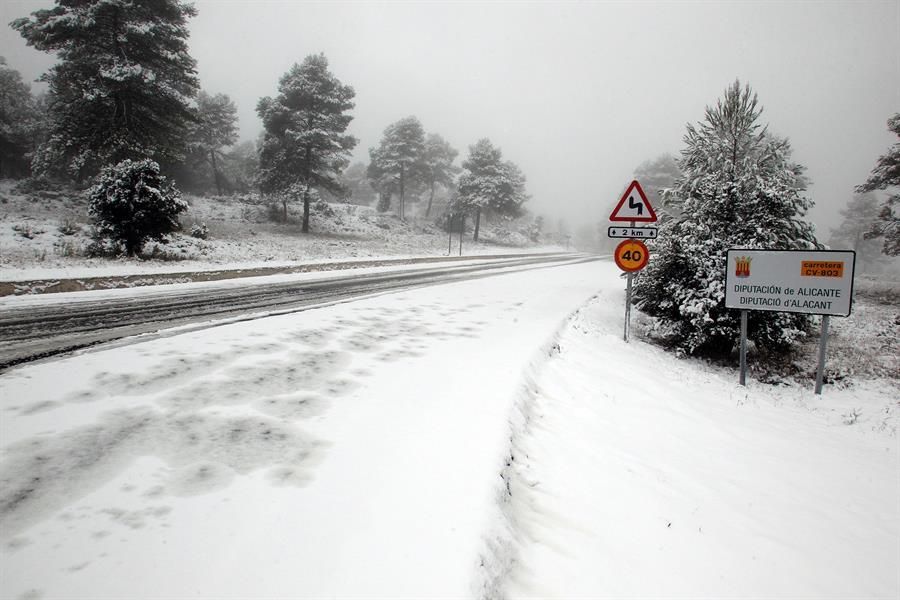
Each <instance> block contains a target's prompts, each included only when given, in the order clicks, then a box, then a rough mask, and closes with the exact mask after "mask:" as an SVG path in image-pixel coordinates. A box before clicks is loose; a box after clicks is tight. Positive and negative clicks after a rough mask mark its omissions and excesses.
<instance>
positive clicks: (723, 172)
mask: <svg viewBox="0 0 900 600" xmlns="http://www.w3.org/2000/svg"><path fill="white" fill-rule="evenodd" d="M761 113H762V108H760V107H759V106H758V101H757V97H756V94H754V93H752V92H751V90H750V87H749V86H746V87H744V89H743V90H742V89H741V86H740V83H739V82H737V81H736V82H735V83H734V84H733V85H732V86H730V87H729V88H728V89H727V90H726V91H725V95H724V97H723V98H722V99H720V100H719V101H718V102H717V104H716V106H714V107H707V109H706V118H705V120H704V121H702V122H700V123H699V124H698V125H697V126H693V125H688V127H687V134H686V135H685V138H684V142H685V148H684V149H683V150H682V152H681V159H680V160H679V165H678V166H679V167H680V168H681V170H682V172H683V176H682V177H681V178H679V179H678V180H677V181H676V183H675V186H674V188H673V189H672V190H671V193H670V194H668V196H669V200H670V201H671V202H673V203H674V205H675V206H676V208H678V209H679V210H680V216H679V217H677V218H673V219H670V220H668V221H667V222H665V223H663V224H662V225H661V226H660V230H659V236H658V238H657V240H656V242H655V243H654V244H653V249H652V254H653V257H654V258H653V259H652V260H651V261H650V264H649V265H648V266H647V268H645V269H644V270H643V271H641V273H640V274H639V275H638V277H637V279H636V283H635V290H634V292H635V293H634V298H635V304H636V305H637V306H638V307H639V308H640V309H642V310H643V311H644V312H646V313H648V314H650V315H653V316H656V317H659V319H660V323H661V327H662V330H663V332H664V333H666V334H668V337H669V341H670V342H671V343H673V344H674V345H675V346H676V347H677V348H679V349H680V350H682V351H684V352H686V353H688V354H695V355H707V356H725V355H727V354H728V353H729V352H730V351H731V349H732V348H733V346H734V344H735V341H736V340H737V339H738V332H739V313H738V311H734V310H730V309H726V308H725V302H724V300H725V268H726V264H725V260H726V252H727V250H728V249H729V248H751V249H773V250H775V249H782V250H788V249H806V248H815V247H817V242H816V239H815V236H814V235H813V229H812V226H811V225H810V224H809V223H807V222H805V221H803V220H802V217H803V215H804V214H805V213H806V211H807V210H808V209H809V208H810V206H811V205H812V202H811V201H810V200H809V199H808V198H806V197H805V196H803V194H802V192H803V191H804V190H805V189H806V184H807V182H806V179H805V178H804V177H803V168H802V167H801V166H800V165H797V164H795V163H793V162H791V160H790V155H791V148H790V144H789V143H788V141H787V140H785V139H781V138H778V137H776V136H774V135H771V134H770V133H768V131H767V130H766V128H765V127H763V126H762V125H760V123H759V117H760V115H761ZM808 327H809V319H808V317H806V315H800V314H793V313H778V312H766V311H750V313H749V319H748V335H749V337H750V339H751V340H753V341H754V342H755V343H756V346H757V348H758V349H760V350H763V351H770V352H780V351H784V350H787V349H788V348H789V347H790V346H791V344H792V343H793V342H794V341H795V340H797V339H798V338H800V337H802V336H803V335H804V334H805V332H806V331H807V329H808Z"/></svg>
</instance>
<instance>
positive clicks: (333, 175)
mask: <svg viewBox="0 0 900 600" xmlns="http://www.w3.org/2000/svg"><path fill="white" fill-rule="evenodd" d="M278 92H279V93H278V95H277V96H276V97H275V98H269V97H266V98H262V99H261V100H260V101H259V104H258V105H257V107H256V112H257V113H258V114H259V117H260V119H262V122H263V128H264V131H263V139H262V143H261V145H260V148H259V185H260V189H262V191H263V192H275V193H279V194H281V196H282V203H283V207H284V218H285V221H286V220H287V199H288V197H289V196H295V197H296V196H301V197H302V198H303V233H308V232H309V207H310V199H311V198H313V196H314V195H315V194H314V191H315V190H317V189H324V190H326V191H329V192H332V193H334V194H340V193H341V191H342V187H341V182H340V174H341V172H342V171H343V170H344V169H345V168H346V167H347V165H348V164H349V163H350V152H351V151H352V150H353V148H354V147H355V146H356V142H357V140H356V138H355V137H353V136H352V135H347V134H346V133H345V132H346V131H347V126H348V125H350V121H352V120H353V117H352V116H351V115H349V114H347V111H349V110H350V109H351V108H353V106H354V104H353V98H354V96H355V95H356V93H355V92H354V91H353V88H352V87H351V86H349V85H344V84H342V83H341V82H340V81H339V80H338V78H337V77H335V76H334V75H333V74H332V73H331V71H329V70H328V59H327V58H325V55H324V54H313V55H310V56H307V57H306V58H305V59H304V60H303V63H302V64H299V65H298V64H296V63H295V64H294V66H292V67H291V69H290V70H289V71H288V72H287V73H285V74H284V75H283V76H282V78H281V80H280V81H279V82H278Z"/></svg>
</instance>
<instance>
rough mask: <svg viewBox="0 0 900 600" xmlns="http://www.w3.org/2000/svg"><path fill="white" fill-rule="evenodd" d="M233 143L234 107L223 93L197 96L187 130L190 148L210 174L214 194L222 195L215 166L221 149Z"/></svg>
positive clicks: (235, 109) (220, 158) (217, 163)
mask: <svg viewBox="0 0 900 600" xmlns="http://www.w3.org/2000/svg"><path fill="white" fill-rule="evenodd" d="M236 141H237V107H236V106H235V105H234V102H232V101H231V98H229V97H228V95H226V94H216V95H215V96H210V95H209V94H207V93H206V92H204V91H201V92H200V93H199V94H198V95H197V121H196V123H195V124H194V126H193V127H192V129H191V136H190V143H191V149H192V150H193V151H194V152H196V153H197V154H198V155H199V156H201V157H202V160H203V161H204V162H208V164H209V166H210V168H211V169H212V173H213V181H214V183H215V186H216V193H218V194H219V195H221V194H222V175H221V173H220V170H219V163H220V162H221V160H222V157H223V154H222V149H223V148H225V147H227V146H231V145H232V144H234V143H235V142H236Z"/></svg>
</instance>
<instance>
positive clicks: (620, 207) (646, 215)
mask: <svg viewBox="0 0 900 600" xmlns="http://www.w3.org/2000/svg"><path fill="white" fill-rule="evenodd" d="M609 220H610V221H634V222H636V223H655V222H656V213H655V212H654V211H653V207H652V206H650V202H649V201H648V200H647V195H646V194H644V190H643V189H641V184H639V183H638V182H637V179H635V180H634V181H632V182H631V185H629V186H628V189H627V190H625V193H624V194H623V195H622V199H621V200H619V203H618V204H616V208H615V209H613V211H612V214H611V215H609Z"/></svg>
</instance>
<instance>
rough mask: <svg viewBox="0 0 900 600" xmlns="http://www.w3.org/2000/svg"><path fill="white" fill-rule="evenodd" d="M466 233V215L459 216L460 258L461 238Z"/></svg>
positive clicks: (460, 250) (460, 253)
mask: <svg viewBox="0 0 900 600" xmlns="http://www.w3.org/2000/svg"><path fill="white" fill-rule="evenodd" d="M465 231H466V213H463V214H461V215H460V216H459V255H460V256H462V238H463V233H465Z"/></svg>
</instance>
